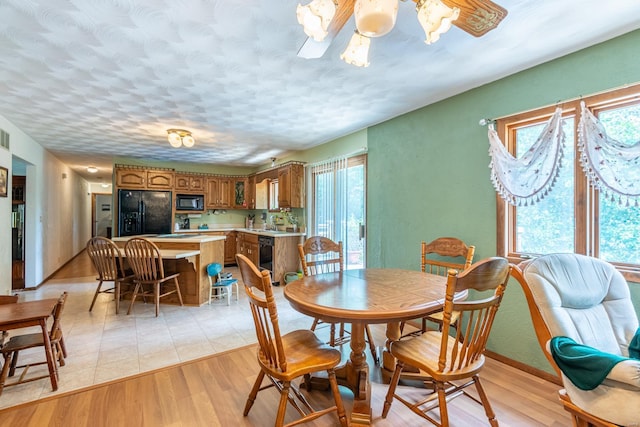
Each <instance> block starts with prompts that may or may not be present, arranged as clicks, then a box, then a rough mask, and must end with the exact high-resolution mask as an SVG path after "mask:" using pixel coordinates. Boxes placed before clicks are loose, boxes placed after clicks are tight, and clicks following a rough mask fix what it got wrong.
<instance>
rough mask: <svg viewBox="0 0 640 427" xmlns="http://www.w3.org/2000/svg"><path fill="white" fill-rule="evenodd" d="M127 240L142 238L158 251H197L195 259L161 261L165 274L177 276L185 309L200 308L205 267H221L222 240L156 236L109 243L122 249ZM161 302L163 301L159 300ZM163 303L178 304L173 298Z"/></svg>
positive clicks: (205, 285) (204, 297)
mask: <svg viewBox="0 0 640 427" xmlns="http://www.w3.org/2000/svg"><path fill="white" fill-rule="evenodd" d="M131 237H144V238H146V239H149V240H151V241H152V242H153V243H155V244H156V245H157V246H158V248H159V249H180V250H193V251H198V253H197V254H196V255H193V256H190V257H187V258H182V259H163V264H164V269H165V274H173V273H180V276H179V277H178V282H179V283H180V291H181V293H182V299H183V302H184V304H186V305H195V306H200V305H202V304H205V303H207V302H208V299H209V279H208V277H207V265H209V264H210V263H212V262H217V263H220V264H224V240H225V236H215V235H197V234H196V235H194V234H192V233H189V234H160V235H141V236H127V237H114V238H113V241H114V242H115V243H116V245H118V246H119V247H122V248H124V245H125V243H126V242H127V240H129V239H130V238H131ZM163 301H165V300H163ZM166 302H171V303H176V304H177V303H178V297H177V296H176V295H175V294H173V295H170V296H168V297H166Z"/></svg>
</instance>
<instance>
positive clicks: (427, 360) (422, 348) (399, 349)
mask: <svg viewBox="0 0 640 427" xmlns="http://www.w3.org/2000/svg"><path fill="white" fill-rule="evenodd" d="M441 342H442V333H441V332H438V331H427V332H425V333H424V334H422V335H420V336H418V337H415V338H412V339H409V340H401V341H395V342H392V343H391V354H392V355H393V356H395V357H396V359H398V360H400V361H402V362H404V363H405V364H406V365H410V366H413V367H416V368H419V369H420V370H422V371H424V372H425V373H427V374H428V375H429V376H430V377H432V378H433V379H435V380H438V381H453V380H456V379H461V378H469V377H470V376H472V375H474V374H476V373H478V372H480V369H481V368H482V366H483V365H484V356H480V357H479V358H478V360H477V361H475V362H472V363H470V364H469V365H468V366H466V367H464V368H461V369H457V370H456V373H455V374H451V373H448V371H447V370H445V371H444V372H443V373H438V358H439V357H440V344H441ZM455 344H456V343H455V340H448V342H447V354H451V351H452V349H453V346H454V345H455Z"/></svg>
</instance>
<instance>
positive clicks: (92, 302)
mask: <svg viewBox="0 0 640 427" xmlns="http://www.w3.org/2000/svg"><path fill="white" fill-rule="evenodd" d="M100 288H102V280H100V282H99V283H98V287H97V288H96V293H95V294H93V300H91V306H90V307H89V311H91V310H93V305H94V304H95V303H96V298H98V294H99V293H100Z"/></svg>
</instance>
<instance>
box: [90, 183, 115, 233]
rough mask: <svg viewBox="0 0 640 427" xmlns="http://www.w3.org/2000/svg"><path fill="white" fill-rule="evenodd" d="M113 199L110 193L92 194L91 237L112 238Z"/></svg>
mask: <svg viewBox="0 0 640 427" xmlns="http://www.w3.org/2000/svg"><path fill="white" fill-rule="evenodd" d="M112 200H113V197H112V195H111V194H110V193H91V224H93V227H91V237H97V236H100V237H106V238H107V239H110V238H111V235H112V228H111V227H112V225H111V224H112V221H113V216H112V212H113V206H112V204H113V203H112Z"/></svg>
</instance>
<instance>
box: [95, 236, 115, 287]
mask: <svg viewBox="0 0 640 427" xmlns="http://www.w3.org/2000/svg"><path fill="white" fill-rule="evenodd" d="M87 254H88V255H89V258H90V259H91V262H92V264H93V266H94V267H95V269H96V271H97V272H98V276H99V279H100V280H103V281H105V282H112V281H115V280H117V279H118V278H121V277H122V275H123V271H124V270H123V265H124V264H123V261H122V256H121V255H120V251H119V250H118V247H117V246H116V244H115V243H114V242H113V241H111V240H110V239H107V238H105V237H100V236H98V237H94V238H92V239H91V240H89V242H88V243H87Z"/></svg>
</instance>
